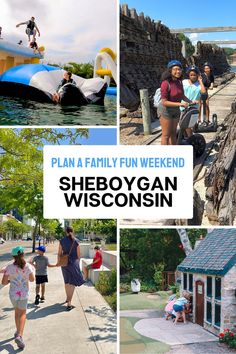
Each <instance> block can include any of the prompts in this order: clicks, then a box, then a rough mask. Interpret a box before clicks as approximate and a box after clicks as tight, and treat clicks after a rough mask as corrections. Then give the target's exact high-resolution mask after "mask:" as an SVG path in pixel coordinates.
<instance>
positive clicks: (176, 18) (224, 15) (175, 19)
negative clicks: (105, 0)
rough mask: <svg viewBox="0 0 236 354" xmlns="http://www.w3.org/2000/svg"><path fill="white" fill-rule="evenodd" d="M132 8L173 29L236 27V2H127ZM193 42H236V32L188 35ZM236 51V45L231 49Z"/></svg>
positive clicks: (136, 0)
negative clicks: (235, 48)
mask: <svg viewBox="0 0 236 354" xmlns="http://www.w3.org/2000/svg"><path fill="white" fill-rule="evenodd" d="M120 3H121V4H127V5H128V6H129V8H135V9H136V10H137V12H138V14H139V13H140V12H144V15H145V16H149V17H150V18H151V19H153V20H155V21H157V20H161V21H162V23H163V24H165V25H166V26H168V27H169V28H183V27H216V26H236V1H235V0H225V1H220V0H198V1H192V0H188V1H187V0H169V1H163V0H145V1H143V0H126V1H124V2H123V1H121V2H120ZM186 35H187V36H189V37H190V39H191V40H192V41H194V42H195V41H198V40H213V39H215V40H217V39H219V40H227V39H229V40H236V32H217V33H198V34H197V33H192V34H186ZM231 46H232V47H236V45H231Z"/></svg>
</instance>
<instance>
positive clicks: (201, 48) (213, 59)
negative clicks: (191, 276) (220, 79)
mask: <svg viewBox="0 0 236 354" xmlns="http://www.w3.org/2000/svg"><path fill="white" fill-rule="evenodd" d="M205 62H210V63H211V64H212V66H213V68H214V74H215V75H222V74H223V73H225V72H227V71H228V70H229V69H230V66H229V64H228V62H227V57H226V54H225V51H224V49H223V48H220V47H213V46H212V45H211V44H203V43H201V42H198V43H197V54H194V55H193V56H191V57H190V58H189V59H188V63H189V64H195V65H197V66H198V67H199V68H202V65H203V64H204V63H205Z"/></svg>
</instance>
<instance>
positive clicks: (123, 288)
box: [120, 283, 130, 293]
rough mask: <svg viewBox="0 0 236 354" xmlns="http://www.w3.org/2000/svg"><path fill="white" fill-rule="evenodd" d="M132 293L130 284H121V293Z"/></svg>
mask: <svg viewBox="0 0 236 354" xmlns="http://www.w3.org/2000/svg"><path fill="white" fill-rule="evenodd" d="M128 292H130V284H126V283H120V293H128Z"/></svg>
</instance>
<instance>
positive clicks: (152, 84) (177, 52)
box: [120, 5, 229, 108]
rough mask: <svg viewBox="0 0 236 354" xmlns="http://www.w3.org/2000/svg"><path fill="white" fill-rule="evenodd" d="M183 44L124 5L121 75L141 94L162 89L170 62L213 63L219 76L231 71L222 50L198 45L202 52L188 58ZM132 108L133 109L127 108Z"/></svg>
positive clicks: (121, 32) (165, 29)
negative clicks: (142, 90)
mask: <svg viewBox="0 0 236 354" xmlns="http://www.w3.org/2000/svg"><path fill="white" fill-rule="evenodd" d="M181 49H182V43H181V41H180V40H179V39H178V38H177V37H176V35H175V34H172V33H170V30H169V28H168V27H166V26H165V25H163V24H162V23H161V21H158V22H155V21H154V20H152V19H151V18H150V17H148V16H146V17H145V16H144V14H143V13H142V12H141V13H140V14H139V15H138V14H137V12H136V10H135V9H129V8H128V6H127V5H122V7H121V14H120V72H121V82H122V83H123V82H124V83H125V84H126V85H128V86H129V88H131V89H133V90H134V91H136V92H138V90H139V89H144V88H147V89H149V93H150V94H153V93H154V92H155V90H156V89H157V87H159V86H160V78H161V74H162V73H163V71H164V70H165V69H166V65H167V63H168V61H170V60H173V59H177V60H180V61H181V62H182V63H183V65H184V66H185V65H188V63H194V64H196V65H198V66H201V65H202V64H203V63H204V62H206V61H210V62H211V63H212V64H213V66H214V68H215V74H217V75H220V74H222V73H224V72H226V71H227V70H228V69H229V65H228V63H227V60H226V56H225V53H224V51H223V49H221V48H213V47H212V46H211V45H209V44H202V43H200V42H199V43H198V45H197V49H198V53H197V54H196V55H193V56H192V57H191V58H189V59H188V63H187V61H186V59H185V58H184V57H183V55H182V53H181ZM127 108H129V107H127Z"/></svg>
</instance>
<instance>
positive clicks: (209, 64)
mask: <svg viewBox="0 0 236 354" xmlns="http://www.w3.org/2000/svg"><path fill="white" fill-rule="evenodd" d="M205 66H209V68H210V69H213V66H212V65H211V63H209V62H208V61H206V62H205V63H204V64H203V68H204V67H205Z"/></svg>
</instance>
